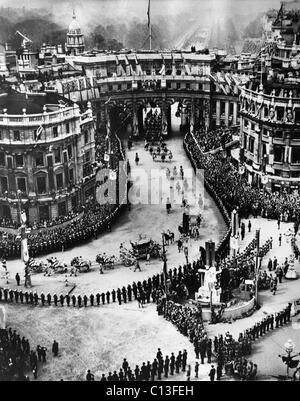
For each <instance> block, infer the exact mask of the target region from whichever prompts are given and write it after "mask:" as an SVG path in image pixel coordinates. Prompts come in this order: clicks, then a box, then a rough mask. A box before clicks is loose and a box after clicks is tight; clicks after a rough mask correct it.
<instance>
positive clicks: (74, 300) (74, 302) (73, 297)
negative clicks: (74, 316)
mask: <svg viewBox="0 0 300 401" xmlns="http://www.w3.org/2000/svg"><path fill="white" fill-rule="evenodd" d="M72 304H73V306H76V296H75V295H72Z"/></svg>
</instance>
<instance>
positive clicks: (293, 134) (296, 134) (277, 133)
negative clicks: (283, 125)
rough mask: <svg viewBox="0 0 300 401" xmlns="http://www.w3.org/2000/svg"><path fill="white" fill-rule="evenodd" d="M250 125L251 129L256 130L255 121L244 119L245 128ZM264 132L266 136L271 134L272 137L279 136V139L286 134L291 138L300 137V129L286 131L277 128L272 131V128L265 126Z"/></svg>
mask: <svg viewBox="0 0 300 401" xmlns="http://www.w3.org/2000/svg"><path fill="white" fill-rule="evenodd" d="M299 122H300V120H299ZM249 126H250V130H251V131H255V123H252V122H250V121H249V120H247V119H245V120H244V128H248V127H249ZM262 133H263V135H264V136H269V135H270V134H271V135H272V137H274V138H279V139H282V138H283V137H284V134H285V135H287V134H288V135H289V136H290V138H291V139H300V130H299V131H296V130H293V131H288V132H284V131H282V130H278V129H276V130H272V131H271V130H270V129H268V128H265V127H264V128H262Z"/></svg>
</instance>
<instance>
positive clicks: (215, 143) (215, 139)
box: [194, 128, 235, 153]
mask: <svg viewBox="0 0 300 401" xmlns="http://www.w3.org/2000/svg"><path fill="white" fill-rule="evenodd" d="M234 132H235V131H234V130H233V129H230V128H218V129H215V130H211V131H208V132H206V130H205V128H202V129H201V130H199V131H196V132H195V133H194V135H195V137H196V138H197V141H198V144H199V146H200V147H201V150H202V151H203V152H204V153H206V152H209V151H211V150H214V149H218V148H220V147H222V148H224V147H225V145H226V144H227V143H229V142H231V141H232V139H233V135H234Z"/></svg>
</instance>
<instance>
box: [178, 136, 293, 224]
mask: <svg viewBox="0 0 300 401" xmlns="http://www.w3.org/2000/svg"><path fill="white" fill-rule="evenodd" d="M185 141H186V145H187V148H188V151H189V152H190V154H191V156H192V157H193V159H194V161H195V163H196V165H197V168H199V169H204V177H205V180H206V181H207V182H208V184H210V185H211V186H212V187H213V189H214V191H215V192H216V194H217V195H218V196H219V198H220V199H221V200H222V202H223V204H224V206H225V207H226V209H227V210H228V212H231V211H232V210H233V209H237V210H238V211H239V213H240V216H241V217H246V218H247V217H248V216H249V215H250V214H252V215H253V216H254V217H257V216H258V215H260V216H262V217H267V218H271V219H281V220H282V221H295V220H299V216H300V196H299V194H298V193H287V192H278V191H277V192H274V193H271V194H269V193H266V192H263V191H261V190H260V189H259V188H256V187H254V186H251V185H250V184H249V183H248V182H247V180H246V179H245V178H244V177H243V176H242V175H241V174H240V173H239V171H238V170H237V169H236V168H235V166H234V165H233V163H231V161H230V160H229V159H228V158H226V157H224V155H223V154H222V152H221V153H218V154H214V155H212V154H204V153H203V152H202V150H201V148H199V147H198V146H195V137H194V136H192V135H191V134H190V133H189V134H187V136H186V138H185ZM197 141H198V139H197Z"/></svg>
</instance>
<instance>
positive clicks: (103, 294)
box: [101, 292, 105, 305]
mask: <svg viewBox="0 0 300 401" xmlns="http://www.w3.org/2000/svg"><path fill="white" fill-rule="evenodd" d="M101 301H102V305H104V304H105V293H104V292H102V293H101Z"/></svg>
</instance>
